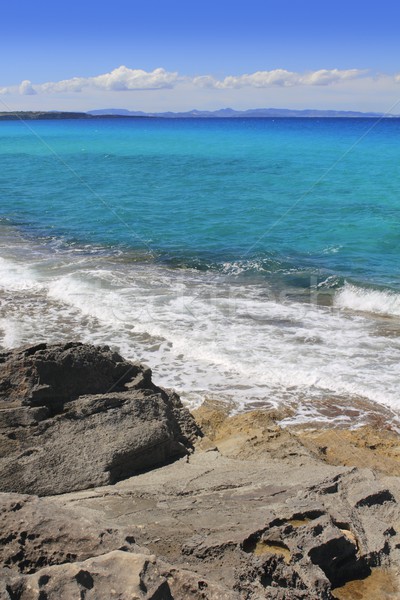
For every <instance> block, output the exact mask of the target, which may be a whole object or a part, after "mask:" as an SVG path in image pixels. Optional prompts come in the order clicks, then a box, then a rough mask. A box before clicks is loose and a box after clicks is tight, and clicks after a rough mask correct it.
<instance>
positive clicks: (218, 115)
mask: <svg viewBox="0 0 400 600" xmlns="http://www.w3.org/2000/svg"><path fill="white" fill-rule="evenodd" d="M399 117H400V115H392V114H385V113H373V112H358V111H341V110H317V109H305V110H293V109H287V108H254V109H249V110H234V109H232V108H222V109H219V110H215V111H207V110H190V111H187V112H171V111H169V112H160V113H150V112H149V113H146V112H142V111H130V110H127V109H122V108H121V109H119V108H105V109H97V110H90V111H88V112H67V111H9V112H5V111H3V112H0V121H16V120H23V121H38V120H62V119H99V118H116V119H124V118H125V119H126V118H129V119H146V118H159V119H243V118H244V119H263V118H277V119H279V118H331V119H332V118H342V119H343V118H348V119H349V118H350V119H357V118H358V119H382V118H385V119H397V118H399Z"/></svg>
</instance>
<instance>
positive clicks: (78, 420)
mask: <svg viewBox="0 0 400 600" xmlns="http://www.w3.org/2000/svg"><path fill="white" fill-rule="evenodd" d="M0 361H1V364H0V367H1V368H0V372H1V375H2V379H1V383H0V390H1V392H0V393H1V398H2V406H3V408H1V409H0V436H1V437H0V478H1V484H0V485H1V488H0V489H1V490H2V491H10V492H18V493H25V494H38V495H53V494H61V493H65V492H70V491H73V490H80V489H87V488H90V487H94V486H101V485H106V484H110V483H114V482H116V481H119V480H121V479H124V478H126V477H129V476H131V475H133V474H135V473H137V472H139V471H142V470H144V469H148V468H151V467H154V466H156V465H160V464H163V463H165V462H166V461H168V460H170V459H173V458H176V457H179V456H183V455H185V454H186V453H187V452H188V451H189V450H190V449H191V447H192V442H193V441H194V439H195V438H196V436H197V435H199V433H200V432H199V429H198V428H197V426H196V424H195V422H194V420H193V418H192V417H191V415H190V413H189V412H188V411H187V410H186V409H185V408H184V407H183V406H182V404H181V402H180V400H179V397H178V396H177V395H176V394H174V393H168V392H166V391H165V390H163V389H161V388H159V387H157V386H155V385H154V384H153V383H152V381H151V371H150V370H149V369H146V368H145V367H142V366H141V365H138V364H134V363H129V362H127V361H124V360H123V359H122V358H121V357H120V356H119V355H118V354H117V353H113V352H111V350H110V349H109V348H107V347H102V348H96V347H94V346H90V345H83V344H77V343H76V344H64V345H55V346H47V345H46V344H41V345H39V346H35V347H33V348H25V349H23V350H20V351H14V352H9V353H4V354H2V355H0ZM5 407H7V408H5Z"/></svg>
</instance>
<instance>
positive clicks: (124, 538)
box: [0, 494, 142, 573]
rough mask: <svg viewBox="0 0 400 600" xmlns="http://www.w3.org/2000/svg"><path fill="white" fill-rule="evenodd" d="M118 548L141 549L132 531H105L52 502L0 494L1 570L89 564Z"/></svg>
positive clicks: (106, 528)
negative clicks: (90, 560)
mask: <svg viewBox="0 0 400 600" xmlns="http://www.w3.org/2000/svg"><path fill="white" fill-rule="evenodd" d="M116 548H125V549H127V550H130V551H135V550H138V549H139V547H138V546H136V544H135V538H134V532H133V531H132V528H128V529H127V528H125V529H121V528H119V527H104V526H102V525H101V524H99V523H98V522H96V521H94V520H93V519H90V520H89V519H88V518H86V517H84V516H83V515H82V514H77V512H76V511H74V510H73V509H71V508H64V507H60V505H59V504H58V503H57V502H55V501H54V500H52V499H50V498H38V497H37V496H25V495H21V494H0V566H2V567H5V568H7V569H10V570H11V571H13V572H14V573H34V572H36V571H38V570H39V569H40V568H42V567H44V566H51V565H56V564H61V563H65V562H73V561H84V560H86V559H88V558H90V557H92V556H97V555H100V554H103V553H105V552H108V551H111V550H114V549H116ZM140 550H141V551H142V549H141V548H140Z"/></svg>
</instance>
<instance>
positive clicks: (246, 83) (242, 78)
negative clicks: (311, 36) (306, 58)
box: [193, 69, 367, 89]
mask: <svg viewBox="0 0 400 600" xmlns="http://www.w3.org/2000/svg"><path fill="white" fill-rule="evenodd" d="M366 73H367V71H362V70H359V69H348V70H339V69H320V70H319V71H312V72H309V73H305V74H302V73H295V72H293V71H286V70H285V69H275V70H273V71H257V72H256V73H251V74H249V75H238V76H229V77H225V79H223V80H218V79H214V78H213V77H210V76H208V75H205V76H201V77H195V78H194V79H193V83H194V84H195V85H199V86H201V87H208V88H215V89H230V88H231V89H232V88H236V89H237V88H242V87H256V88H265V87H270V86H281V87H293V86H296V85H332V84H335V83H340V82H341V81H348V80H350V79H358V78H359V77H362V76H364V75H365V74H366Z"/></svg>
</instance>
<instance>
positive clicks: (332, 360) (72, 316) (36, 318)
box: [0, 255, 400, 414]
mask: <svg viewBox="0 0 400 600" xmlns="http://www.w3.org/2000/svg"><path fill="white" fill-rule="evenodd" d="M56 260H59V259H58V258H57V259H56ZM112 260H113V259H112V258H110V259H108V260H107V259H105V258H102V260H101V262H97V263H95V262H93V259H89V258H88V259H87V262H86V263H85V262H84V261H83V259H82V257H76V258H75V257H74V256H72V255H71V256H69V257H68V260H67V259H66V257H65V256H60V268H59V269H57V268H55V265H54V262H53V263H52V265H51V268H50V267H48V266H46V264H45V263H43V264H42V266H41V267H40V265H39V266H38V264H35V263H32V265H24V266H23V268H22V270H19V271H18V268H20V267H21V265H20V264H19V263H16V264H19V267H18V268H17V270H15V267H14V265H12V264H11V265H10V264H8V266H7V270H6V272H7V273H8V280H7V281H8V284H7V285H9V286H11V287H10V289H14V290H15V293H13V294H11V295H10V299H9V300H7V301H6V302H5V303H4V304H3V307H2V310H3V315H2V318H3V321H0V328H1V329H2V330H3V336H2V339H1V343H2V344H3V345H4V346H13V345H17V343H26V342H29V341H31V342H36V341H38V339H42V340H48V341H59V340H60V339H65V340H67V339H71V338H72V339H81V340H84V341H91V342H93V343H100V344H104V343H108V344H111V345H113V346H115V347H117V348H118V349H119V350H120V351H121V352H122V353H123V354H124V355H126V356H127V357H128V358H133V359H139V360H142V361H143V362H146V363H147V364H149V365H150V366H151V367H152V368H153V370H154V377H155V381H156V382H159V383H161V384H163V385H165V386H167V387H173V388H175V389H177V391H178V392H179V393H180V394H182V396H183V398H184V399H185V398H186V399H187V400H188V401H189V402H190V404H191V405H192V406H194V405H196V404H199V403H200V402H201V401H202V400H203V399H204V397H205V396H214V397H215V396H217V397H220V398H223V399H229V400H230V399H233V400H234V401H235V402H236V403H237V404H238V406H239V407H242V408H246V406H249V404H251V403H262V402H266V403H269V405H279V404H281V403H285V402H289V403H293V402H297V401H299V402H300V404H301V405H302V406H307V402H309V401H310V400H311V401H312V399H313V398H320V397H321V396H325V397H326V396H329V395H330V394H342V395H345V396H346V397H349V401H351V400H350V399H351V397H352V396H357V397H360V396H361V397H365V398H367V399H370V400H373V401H376V402H379V403H382V404H385V405H389V406H392V407H395V408H396V407H397V408H400V405H399V399H398V394H397V387H398V364H399V359H400V340H399V339H398V338H395V337H393V338H388V337H384V336H381V335H378V334H377V332H376V330H375V324H374V321H373V320H371V319H370V318H367V316H366V317H363V316H362V315H359V314H351V313H348V312H346V311H338V310H334V309H329V308H324V307H318V306H315V305H312V304H306V303H304V304H301V303H295V302H288V301H284V302H281V301H280V300H279V298H274V297H273V294H272V293H270V291H269V290H268V289H267V288H266V287H261V286H260V285H252V284H248V285H246V286H244V285H236V284H235V285H232V280H231V279H229V277H228V278H224V276H220V275H218V276H212V275H211V276H210V274H209V273H199V272H194V271H184V270H181V271H179V270H169V269H166V268H163V267H157V266H155V265H146V266H143V265H140V264H134V265H132V264H131V265H127V264H121V263H118V262H114V263H113V262H112ZM91 261H92V262H91ZM0 267H4V261H3V262H2V263H1V264H0ZM3 270H4V269H3ZM10 274H11V275H10ZM18 277H21V278H22V281H21V282H19V279H18ZM26 282H28V285H26ZM19 283H22V286H20V287H18V285H19ZM346 290H347V291H349V290H348V286H346V288H345V290H342V291H341V292H340V293H343V292H344V291H346ZM338 297H339V298H340V295H339V296H338ZM18 298H19V299H20V303H19V304H18V303H16V300H17V299H18ZM337 306H339V304H337ZM303 413H304V414H313V413H312V411H311V410H310V411H308V412H307V411H303Z"/></svg>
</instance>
